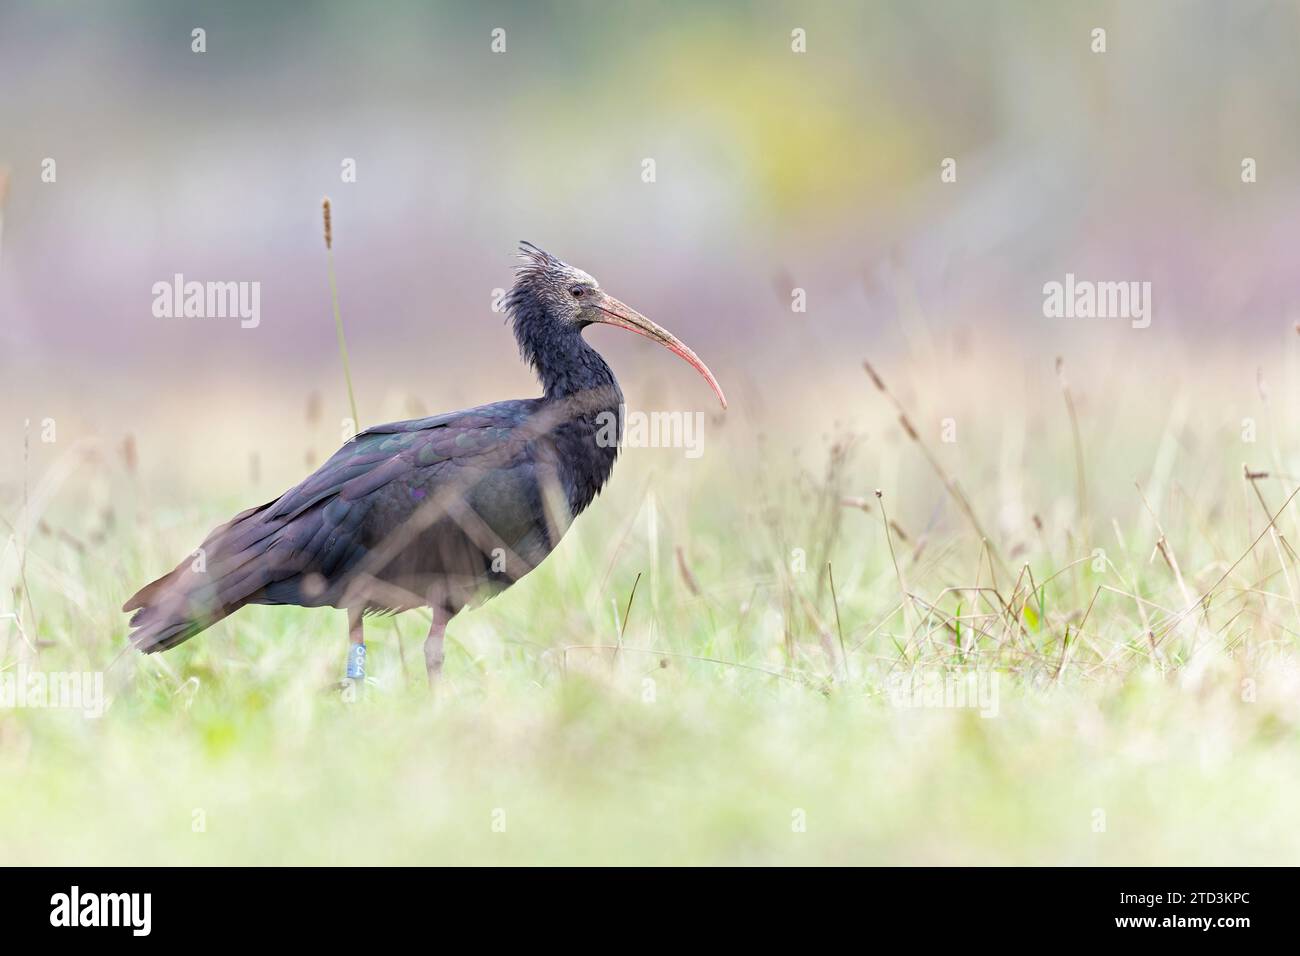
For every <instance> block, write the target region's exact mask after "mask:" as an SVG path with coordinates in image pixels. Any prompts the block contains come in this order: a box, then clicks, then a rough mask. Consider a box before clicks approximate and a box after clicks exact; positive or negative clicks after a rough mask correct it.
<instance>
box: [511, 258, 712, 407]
mask: <svg viewBox="0 0 1300 956" xmlns="http://www.w3.org/2000/svg"><path fill="white" fill-rule="evenodd" d="M519 258H520V259H521V260H522V261H521V264H520V266H519V268H518V270H517V273H516V276H515V285H514V288H513V289H511V290H510V296H509V297H508V299H507V303H508V304H509V305H511V306H512V308H513V309H515V310H516V311H515V314H516V321H518V315H519V312H518V308H519V307H520V306H521V305H522V304H523V303H524V302H525V301H531V302H532V303H535V304H536V305H537V306H540V307H541V309H542V310H544V312H545V313H546V315H547V316H548V318H549V319H550V320H551V321H552V322H554V323H556V326H557V328H560V329H565V330H568V331H572V332H575V333H576V332H580V331H581V330H582V329H584V328H586V327H587V326H589V325H595V324H601V325H613V326H616V327H617V328H620V329H627V330H628V331H629V332H636V333H637V334H638V335H644V336H645V337H646V338H648V339H652V340H653V341H655V342H658V343H659V344H660V345H662V346H664V347H665V348H666V349H668V350H669V351H671V352H673V353H675V354H676V355H678V356H680V357H681V358H683V359H685V360H686V361H687V362H688V363H689V364H690V365H691V366H692V367H694V369H695V370H696V371H697V372H699V373H700V374H701V375H702V376H704V380H705V381H706V382H708V383H709V387H710V388H712V389H713V391H714V393H715V394H716V395H717V396H718V401H720V402H721V403H722V407H723V408H726V407H727V398H726V396H725V395H723V393H722V386H720V385H719V384H718V380H717V379H716V378H714V377H713V373H712V372H710V371H709V367H708V366H707V365H705V364H704V362H702V361H701V360H700V357H699V356H698V355H696V354H695V353H694V352H693V351H692V350H691V349H690V348H689V347H687V345H686V344H685V343H684V342H682V341H681V339H679V338H677V336H675V335H673V334H672V333H671V332H669V331H668V330H667V329H665V328H663V327H662V326H660V325H658V324H657V323H655V322H652V321H651V320H650V319H647V318H646V317H645V316H644V315H642V314H641V313H640V312H638V311H636V309H633V308H632V307H631V306H628V305H624V304H623V303H622V302H620V301H619V300H618V299H616V298H614V297H613V296H611V295H609V294H608V293H606V292H605V291H604V290H603V289H601V287H600V283H599V282H597V281H596V280H595V279H594V278H593V277H592V276H590V275H589V274H587V273H586V272H583V271H582V270H581V269H578V268H576V267H575V266H571V265H569V264H568V263H567V262H563V261H561V260H560V259H557V258H556V257H555V256H553V255H551V254H550V253H549V252H545V251H544V250H542V249H539V248H537V247H536V246H534V245H533V244H532V243H531V242H522V243H520V246H519Z"/></svg>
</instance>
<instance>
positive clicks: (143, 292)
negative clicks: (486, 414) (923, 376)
mask: <svg viewBox="0 0 1300 956" xmlns="http://www.w3.org/2000/svg"><path fill="white" fill-rule="evenodd" d="M1096 27H1101V28H1104V29H1105V30H1106V42H1107V51H1106V52H1105V53H1104V54H1097V53H1094V52H1092V49H1091V46H1092V38H1091V31H1092V30H1093V29H1094V28H1096ZM195 28H202V29H204V30H205V31H206V46H207V49H206V52H204V53H194V52H192V51H191V44H192V39H191V31H192V30H193V29H195ZM498 28H499V29H502V30H504V31H505V44H506V50H505V52H504V53H494V52H492V49H491V43H492V31H493V30H494V29H498ZM796 28H798V29H802V30H804V31H806V38H807V39H806V48H807V52H806V53H802V54H797V53H794V52H792V49H791V44H792V39H791V31H792V30H794V29H796ZM1298 29H1300V11H1298V9H1297V6H1296V4H1294V3H1275V2H1254V0H1246V2H1240V3H1233V4H1224V3H1213V2H1206V3H1195V2H1186V0H1178V2H1148V3H1142V4H1121V3H1074V4H1069V5H1064V4H1053V5H1044V4H1041V3H1034V2H989V3H978V4H972V3H965V2H950V3H948V2H926V3H914V2H872V3H861V4H839V3H822V4H805V3H798V4H788V5H787V4H780V3H732V4H714V5H708V6H707V7H706V8H701V7H700V5H698V4H693V3H684V2H683V3H643V4H642V3H639V4H606V3H583V2H562V3H535V4H534V3H519V4H510V3H481V4H451V3H410V4H400V3H398V4H389V5H386V6H385V9H384V14H383V16H378V15H376V13H375V11H373V10H371V9H369V8H366V7H363V6H359V5H356V4H349V3H313V4H286V5H265V4H257V3H224V4H220V5H212V4H203V3H184V2H181V3H117V4H99V3H57V4H48V3H24V2H10V3H6V4H4V6H3V9H0V164H3V165H4V166H7V167H8V168H9V170H10V184H9V195H8V201H7V204H6V205H5V207H4V213H3V216H4V219H3V229H4V232H3V246H0V380H3V381H4V382H5V387H4V390H3V398H2V401H3V403H4V405H5V416H4V422H6V423H7V424H5V425H4V426H3V427H4V428H5V429H7V430H8V433H7V434H5V436H4V438H5V440H7V441H9V440H13V439H14V438H15V437H16V436H15V435H14V433H13V428H14V420H15V418H17V419H18V420H19V421H21V420H22V419H24V418H27V417H38V418H39V417H43V416H45V415H54V416H56V417H57V418H58V419H59V421H60V422H61V423H63V424H64V425H65V427H67V428H69V429H83V428H84V429H86V430H88V431H95V432H98V431H100V430H104V429H111V428H112V427H114V426H113V423H114V422H115V421H116V422H120V417H119V416H122V415H126V416H128V417H135V416H139V415H147V414H150V413H151V412H152V411H153V410H154V409H155V407H156V403H157V402H158V400H159V399H160V398H161V397H163V396H168V397H169V398H170V397H174V396H175V395H176V394H177V390H178V389H180V390H183V391H184V392H186V393H188V394H192V395H200V394H201V395H206V396H209V399H208V400H209V401H211V402H213V403H216V402H221V403H229V405H230V406H231V409H232V413H233V414H236V415H248V416H250V417H249V418H248V419H247V420H246V421H245V422H244V426H245V427H246V428H247V429H249V430H252V429H254V428H256V429H258V430H261V429H266V430H268V431H269V430H273V429H276V428H286V427H288V425H289V423H290V422H297V421H299V420H300V416H301V409H300V404H301V396H302V395H304V394H305V393H306V392H308V391H310V390H312V389H319V390H320V391H321V392H322V394H323V397H324V401H325V410H326V412H327V413H329V414H328V415H327V418H330V419H332V418H333V417H334V413H335V412H341V411H342V410H343V405H342V402H343V401H344V393H343V391H342V388H341V379H340V374H339V368H338V359H337V352H336V347H335V343H334V337H333V329H332V323H331V317H330V303H329V293H328V285H327V281H326V271H325V258H324V249H323V245H322V241H321V227H320V209H319V206H320V200H321V197H322V196H323V195H326V194H328V195H329V196H331V197H332V199H333V202H334V206H335V233H336V239H335V248H336V254H337V267H338V275H339V286H340V295H341V302H342V310H343V317H344V321H345V324H346V327H347V330H348V334H349V337H350V345H351V350H352V358H353V362H354V374H355V376H356V378H357V390H358V394H359V396H360V399H361V402H360V404H361V406H362V418H363V419H365V420H367V421H369V422H373V421H376V420H378V419H379V418H380V417H381V416H382V415H383V414H390V415H391V414H393V413H400V412H401V411H402V408H403V406H404V405H405V404H406V398H407V396H408V395H414V396H419V397H420V399H421V400H424V401H427V402H428V403H430V408H429V410H430V411H432V410H434V409H436V408H443V407H460V406H462V405H469V404H474V403H478V402H482V401H488V400H493V399H497V398H503V397H508V396H517V395H524V394H528V393H529V390H530V389H531V388H532V385H531V382H530V379H529V375H528V373H527V372H526V371H525V370H524V369H523V368H522V367H520V365H519V364H518V362H517V361H516V359H515V356H514V351H513V343H512V341H511V339H510V337H509V333H508V330H507V329H506V328H505V327H504V326H503V323H502V316H500V315H498V314H495V313H494V312H493V311H492V310H491V302H492V290H493V289H495V288H500V287H506V286H508V285H509V283H510V278H511V269H512V265H513V251H514V247H515V243H516V241H517V240H519V239H529V240H531V241H533V242H535V243H537V244H539V245H541V246H543V247H544V248H547V249H549V250H550V251H552V252H554V253H556V254H557V255H560V256H561V257H563V258H565V259H567V260H569V261H571V262H573V263H575V264H577V265H580V266H581V267H583V268H585V269H587V270H588V271H590V272H592V273H593V274H594V275H596V276H597V278H598V279H600V280H601V281H602V283H603V284H604V285H605V287H606V288H608V289H609V290H610V291H611V292H613V293H614V294H615V295H617V296H619V297H621V298H623V299H624V300H626V301H628V302H630V303H631V304H633V305H634V306H635V307H637V308H639V309H641V310H642V311H644V312H645V313H646V314H648V315H650V316H652V317H654V318H656V319H658V320H659V321H661V322H663V324H665V325H667V326H668V327H670V328H672V329H673V330H674V331H676V332H678V333H679V334H680V335H681V336H682V337H683V338H684V339H686V340H687V341H688V342H690V343H691V344H692V345H694V346H695V347H696V349H697V351H699V352H700V353H701V355H703V356H704V357H705V358H706V360H708V361H709V362H710V363H711V364H712V365H713V367H714V370H715V371H716V372H717V373H718V376H719V378H720V379H721V380H722V381H723V382H724V384H726V385H727V387H728V389H729V391H731V392H732V397H733V399H734V400H735V401H736V402H737V403H738V404H739V405H740V406H741V408H742V409H744V408H749V409H751V410H753V409H755V408H757V407H758V406H759V405H760V404H762V405H779V404H780V403H781V402H782V401H783V400H785V398H786V397H789V396H792V395H793V394H806V392H807V391H808V390H810V389H811V390H812V391H813V392H814V394H815V395H817V396H818V397H819V398H821V399H822V400H823V401H824V404H825V405H826V406H827V407H830V406H843V405H845V404H846V403H845V402H844V401H843V396H842V394H840V393H839V392H837V391H836V390H835V388H836V384H835V383H836V381H837V380H838V378H839V376H840V375H841V374H844V373H846V372H847V374H849V375H856V374H858V372H857V360H858V358H859V357H860V356H862V355H866V354H873V355H876V356H878V357H879V356H882V355H888V354H890V353H891V352H898V351H907V352H909V353H911V354H917V355H921V356H926V357H928V358H927V360H928V361H930V362H932V364H933V365H934V366H935V367H936V368H938V367H940V366H942V365H943V364H945V363H946V362H947V361H948V358H949V356H951V355H960V354H961V352H962V350H964V349H969V348H971V347H975V346H977V345H979V344H980V343H986V344H988V345H989V347H990V348H991V349H992V350H993V351H995V352H1005V350H1008V349H1011V350H1012V352H1006V354H1007V355H1008V359H1007V365H1008V368H1006V369H1004V370H1003V371H1004V374H1006V375H1009V376H1011V377H1013V378H1016V377H1018V376H1019V375H1020V374H1021V373H1020V372H1019V371H1018V370H1017V369H1016V366H1017V365H1019V364H1020V359H1019V358H1018V357H1012V355H1013V353H1014V354H1015V355H1016V356H1019V355H1021V354H1024V355H1027V356H1028V357H1029V359H1030V362H1029V364H1030V365H1034V364H1035V363H1036V362H1037V359H1039V358H1042V359H1043V361H1042V362H1039V363H1037V364H1040V365H1042V366H1043V368H1044V369H1045V370H1046V380H1047V381H1048V382H1049V383H1050V382H1051V380H1052V375H1051V370H1050V367H1049V366H1050V361H1051V359H1052V357H1054V356H1055V355H1056V354H1060V353H1066V354H1069V355H1071V356H1072V360H1076V361H1081V360H1083V357H1084V356H1087V355H1094V354H1095V355H1099V356H1100V357H1101V364H1100V365H1099V366H1098V367H1099V368H1103V369H1104V368H1106V367H1108V364H1109V363H1112V362H1116V361H1118V362H1125V363H1135V364H1138V365H1141V364H1144V363H1147V362H1152V363H1161V364H1167V363H1169V362H1170V361H1171V359H1172V358H1173V357H1174V356H1179V357H1180V359H1183V360H1186V361H1188V362H1189V363H1194V358H1195V356H1196V355H1198V354H1201V353H1203V352H1214V353H1215V354H1222V353H1224V352H1225V351H1226V352H1227V353H1230V354H1237V353H1239V352H1240V353H1242V354H1245V355H1247V356H1249V354H1251V350H1255V349H1258V348H1259V347H1260V346H1261V345H1264V344H1266V343H1271V344H1272V346H1273V347H1276V346H1277V345H1278V344H1279V343H1281V342H1282V341H1283V339H1282V335H1283V334H1289V335H1292V336H1294V332H1292V331H1291V326H1292V324H1293V322H1294V320H1295V318H1297V317H1300V314H1297V313H1296V300H1297V294H1298V292H1300V290H1298V289H1297V280H1296V276H1295V270H1294V267H1293V263H1292V251H1293V250H1294V248H1295V247H1296V240H1297V233H1298V232H1300V215H1297V212H1300V149H1297V138H1298V137H1300V123H1297V122H1296V119H1297V118H1298V117H1300V61H1298V58H1297V57H1295V56H1294V55H1293V53H1294V50H1293V46H1294V39H1295V36H1296V34H1297V30H1298ZM47 157H49V158H53V159H54V160H55V161H56V163H57V181H56V182H55V183H44V182H42V180H41V170H42V165H41V164H42V161H43V160H44V159H45V158H47ZM947 157H951V158H954V159H955V160H956V161H957V181H956V182H955V183H949V184H945V183H941V182H940V163H941V161H942V160H943V159H944V158H947ZM1244 157H1252V158H1254V159H1255V160H1256V161H1257V166H1258V181H1257V182H1256V183H1253V184H1249V185H1247V184H1243V183H1242V181H1241V161H1242V159H1243V158H1244ZM646 158H652V159H653V160H654V161H655V167H656V168H655V172H656V178H655V181H654V182H653V183H646V182H644V181H643V179H642V169H643V167H642V162H643V160H644V159H646ZM345 159H352V160H355V168H356V181H355V183H344V182H342V181H341V177H340V173H341V168H342V163H343V162H344V160H345ZM1067 271H1069V272H1074V273H1076V274H1077V275H1078V276H1080V277H1081V278H1086V277H1091V278H1102V279H1117V280H1119V279H1124V280H1127V279H1135V280H1146V281H1150V282H1152V284H1153V295H1154V301H1155V310H1154V317H1153V322H1152V326H1151V328H1149V329H1146V330H1142V331H1135V330H1131V329H1129V328H1128V327H1127V326H1126V323H1124V322H1122V321H1114V320H1110V321H1103V320H1098V321H1092V322H1085V321H1078V320H1075V321H1070V320H1049V319H1045V318H1044V317H1043V315H1042V311H1041V310H1042V285H1043V283H1044V282H1047V281H1051V280H1053V279H1055V280H1060V279H1062V278H1063V276H1064V274H1065V273H1066V272H1067ZM177 272H180V273H183V274H184V275H185V276H186V278H187V279H194V280H198V281H207V280H223V281H224V280H236V281H258V282H260V283H261V289H262V292H261V294H262V321H261V325H260V326H259V327H258V328H256V329H241V328H239V325H238V323H237V322H234V321H230V320H196V319H174V320H168V319H157V318H155V317H154V316H153V315H152V314H151V304H152V298H153V295H152V292H151V287H152V285H153V283H154V282H157V281H160V280H169V279H170V278H171V276H172V275H173V274H174V273H177ZM796 287H797V288H802V289H804V290H805V291H806V296H807V311H806V312H804V313H793V312H792V311H791V307H790V305H791V290H792V289H794V288H796ZM909 316H911V317H913V318H915V317H918V316H919V317H921V318H922V319H923V321H914V322H909V321H906V320H907V318H908V317H909ZM593 341H594V342H596V344H597V346H598V347H599V348H601V349H603V350H605V351H606V352H607V354H608V355H609V356H610V357H611V359H612V361H613V364H614V367H615V368H616V370H617V371H618V372H619V374H620V376H621V377H622V378H623V380H624V383H625V384H626V385H629V386H635V388H631V389H629V398H630V400H631V401H632V402H634V403H638V402H639V403H642V404H646V405H656V406H666V407H682V405H683V403H687V404H690V405H691V407H707V405H706V404H705V402H706V395H705V393H704V391H703V390H702V389H701V388H699V386H698V383H697V382H695V381H693V380H692V377H691V375H690V373H689V371H688V370H686V369H685V367H684V366H680V365H679V364H678V363H673V362H671V361H670V360H666V358H665V357H664V356H661V355H655V354H652V352H651V349H652V346H649V345H648V344H644V343H641V342H636V341H631V340H628V337H626V336H621V335H619V334H617V333H614V332H607V331H600V332H596V333H594V334H593ZM1244 361H1245V362H1246V370H1247V374H1246V376H1245V377H1243V379H1242V386H1243V388H1250V387H1252V383H1251V381H1250V379H1252V378H1253V368H1251V367H1250V359H1249V358H1246V359H1245V360H1244ZM812 373H815V377H810V376H811V374H812ZM69 380H75V381H76V382H78V383H79V388H78V389H76V390H70V389H68V388H67V387H66V386H65V384H64V383H66V382H67V381H69ZM289 385H291V386H292V389H293V393H294V394H295V395H297V396H298V398H295V400H294V405H293V408H292V418H290V417H288V416H286V417H284V418H283V419H281V418H280V416H281V414H282V409H281V408H279V407H277V403H276V402H273V401H269V396H270V395H272V394H278V389H279V388H280V387H282V386H289ZM996 385H997V383H990V386H991V387H994V386H996ZM92 390H93V392H94V393H95V395H96V400H95V401H94V402H86V401H84V398H85V396H86V394H87V393H89V392H91V391H92ZM249 390H252V391H257V392H262V391H263V390H266V393H267V396H268V400H265V401H259V402H257V403H255V404H256V405H257V408H256V410H255V411H254V410H253V409H249V408H244V407H243V406H242V402H243V401H244V400H245V398H246V397H247V394H248V392H249ZM241 396H242V397H241ZM670 397H671V400H670ZM234 409H238V411H234ZM117 427H119V429H120V428H121V426H120V424H119V425H118V426H117Z"/></svg>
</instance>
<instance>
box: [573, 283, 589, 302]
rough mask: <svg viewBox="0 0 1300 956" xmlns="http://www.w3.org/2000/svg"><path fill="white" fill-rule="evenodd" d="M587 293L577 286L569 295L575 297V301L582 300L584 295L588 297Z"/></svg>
mask: <svg viewBox="0 0 1300 956" xmlns="http://www.w3.org/2000/svg"><path fill="white" fill-rule="evenodd" d="M586 293H587V290H586V289H584V288H583V287H582V286H580V285H575V286H573V287H572V288H571V289H569V295H571V296H573V297H574V298H575V299H581V298H582V297H583V296H584V295H586Z"/></svg>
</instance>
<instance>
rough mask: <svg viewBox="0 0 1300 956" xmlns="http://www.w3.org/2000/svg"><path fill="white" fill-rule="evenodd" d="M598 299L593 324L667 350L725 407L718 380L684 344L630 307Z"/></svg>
mask: <svg viewBox="0 0 1300 956" xmlns="http://www.w3.org/2000/svg"><path fill="white" fill-rule="evenodd" d="M599 295H600V298H599V299H598V300H597V301H596V303H595V305H596V308H597V309H598V310H599V313H600V317H599V318H598V319H597V320H596V321H597V322H601V323H603V324H605V325H613V326H617V327H618V328H620V329H627V330H628V331H629V332H635V333H637V334H638V335H644V336H645V337H646V338H648V339H653V340H654V341H656V342H658V343H659V344H660V345H662V346H663V347H664V348H666V349H668V350H669V351H670V352H673V353H675V354H677V355H679V356H680V357H682V358H684V359H685V360H686V361H687V362H689V363H690V364H691V365H692V366H694V368H695V371H697V372H699V373H700V374H701V375H703V376H704V380H705V381H706V382H708V383H709V387H710V388H712V389H713V392H714V394H716V395H717V396H718V401H720V402H721V403H722V407H723V408H726V407H727V396H726V395H723V394H722V386H721V385H719V384H718V380H717V379H716V378H714V377H713V373H712V372H710V371H709V367H708V366H707V365H705V364H704V363H703V362H702V361H700V357H699V356H698V355H696V354H695V353H694V352H693V351H691V349H690V347H689V346H687V344H686V343H685V342H683V341H682V340H681V339H679V338H678V337H677V336H675V335H673V334H672V333H671V332H669V331H668V330H667V329H665V328H664V327H663V326H661V325H658V324H656V323H654V322H651V321H650V320H649V319H647V318H646V317H645V316H644V315H642V314H641V313H640V312H638V311H637V310H636V309H633V308H632V307H630V306H627V305H624V304H623V303H622V302H620V301H618V299H616V298H614V297H613V296H611V295H606V294H605V293H603V292H601V293H599Z"/></svg>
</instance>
